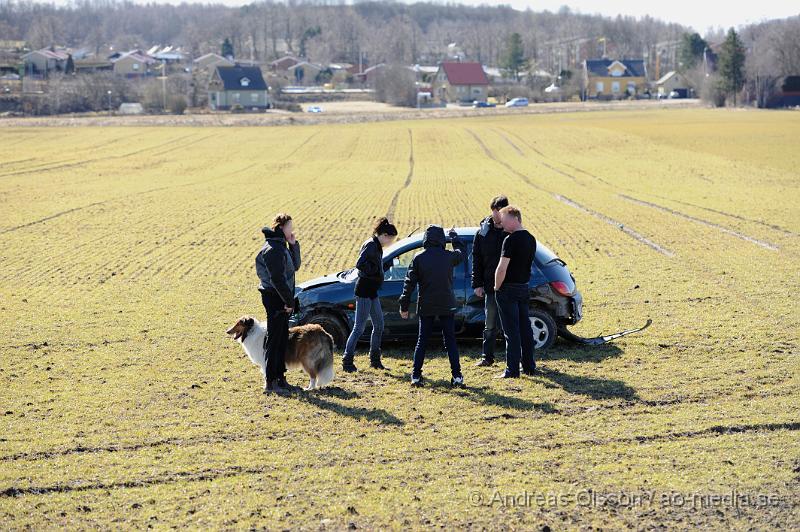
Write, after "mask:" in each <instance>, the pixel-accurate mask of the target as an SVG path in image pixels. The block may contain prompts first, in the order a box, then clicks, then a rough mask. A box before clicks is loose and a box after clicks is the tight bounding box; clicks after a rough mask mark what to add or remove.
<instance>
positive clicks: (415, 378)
mask: <svg viewBox="0 0 800 532" xmlns="http://www.w3.org/2000/svg"><path fill="white" fill-rule="evenodd" d="M411 386H417V387H420V386H422V375H412V376H411Z"/></svg>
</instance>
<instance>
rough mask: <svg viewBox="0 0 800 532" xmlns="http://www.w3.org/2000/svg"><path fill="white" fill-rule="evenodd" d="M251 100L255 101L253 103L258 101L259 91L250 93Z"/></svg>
mask: <svg viewBox="0 0 800 532" xmlns="http://www.w3.org/2000/svg"><path fill="white" fill-rule="evenodd" d="M250 101H251V102H253V103H257V102H258V93H256V92H254V93H253V94H251V95H250Z"/></svg>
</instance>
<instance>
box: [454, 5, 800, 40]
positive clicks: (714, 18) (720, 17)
mask: <svg viewBox="0 0 800 532" xmlns="http://www.w3.org/2000/svg"><path fill="white" fill-rule="evenodd" d="M463 3H466V4H473V5H476V4H482V3H485V4H495V3H500V2H480V1H473V0H465V1H464V2H463ZM502 3H506V4H509V5H511V6H512V7H514V8H515V9H527V8H528V7H530V8H531V9H532V10H533V11H544V10H547V11H558V9H559V8H560V7H561V6H562V5H567V6H569V8H570V9H572V10H573V11H576V12H580V13H585V14H595V13H600V14H601V15H606V16H612V17H616V16H617V15H620V14H621V15H628V16H633V17H637V18H638V17H643V16H645V15H650V16H651V17H653V18H658V19H661V20H664V21H666V22H677V23H679V24H683V25H685V26H690V27H692V28H694V30H695V31H697V32H698V33H700V34H704V33H705V32H706V30H707V29H708V28H710V27H714V28H716V27H718V26H721V27H722V28H724V29H728V28H730V27H738V26H742V25H745V24H750V23H753V22H761V21H763V20H770V19H776V18H786V17H790V16H795V15H800V2H798V1H797V0H757V1H755V2H754V1H747V0H743V1H742V0H740V1H738V2H737V1H732V2H731V1H727V2H709V1H707V0H706V1H703V0H699V1H698V0H656V1H652V0H651V1H646V0H603V1H602V2H597V1H596V0H567V1H565V0H538V1H526V0H507V1H506V2H502Z"/></svg>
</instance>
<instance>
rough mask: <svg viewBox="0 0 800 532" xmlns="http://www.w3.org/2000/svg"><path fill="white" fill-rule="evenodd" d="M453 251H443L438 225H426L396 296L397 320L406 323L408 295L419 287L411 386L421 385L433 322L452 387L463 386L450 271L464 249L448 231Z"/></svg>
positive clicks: (442, 240)
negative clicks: (447, 361) (437, 325)
mask: <svg viewBox="0 0 800 532" xmlns="http://www.w3.org/2000/svg"><path fill="white" fill-rule="evenodd" d="M449 236H450V238H451V239H452V243H453V249H454V250H453V251H448V250H447V249H445V243H446V239H445V236H444V229H442V228H441V227H440V226H438V225H430V226H428V228H427V229H426V230H425V237H424V238H423V240H422V247H423V248H425V249H424V250H423V251H422V252H421V253H419V254H418V255H417V256H416V257H414V259H413V260H412V261H411V265H410V266H409V268H408V272H406V278H405V281H404V282H403V293H402V294H401V295H400V316H401V317H402V318H403V319H408V307H409V304H410V302H411V294H413V292H414V290H415V289H416V288H417V287H419V296H418V298H417V316H418V317H419V336H418V338H417V346H416V349H415V350H414V370H413V373H412V374H411V385H412V386H421V385H422V364H423V363H424V361H425V347H426V344H427V343H428V338H429V337H430V335H431V332H432V329H433V324H434V321H435V320H436V318H437V317H438V318H439V323H440V324H441V326H442V336H443V337H444V342H445V346H446V347H447V354H448V357H449V358H450V371H451V373H452V379H451V381H450V384H451V385H453V386H463V384H464V376H463V375H462V374H461V364H460V362H459V359H458V345H457V344H456V333H455V321H454V318H453V315H454V314H455V311H456V298H455V294H454V293H453V268H454V267H455V266H457V265H458V264H460V263H461V262H462V261H463V260H464V258H465V255H466V249H467V247H466V245H465V244H464V243H463V242H462V241H461V240H460V239H459V238H458V234H457V233H456V232H455V230H453V229H450V233H449Z"/></svg>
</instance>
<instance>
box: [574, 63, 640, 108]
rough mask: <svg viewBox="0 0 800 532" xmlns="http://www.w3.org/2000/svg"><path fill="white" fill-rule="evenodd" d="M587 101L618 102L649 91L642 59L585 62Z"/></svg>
mask: <svg viewBox="0 0 800 532" xmlns="http://www.w3.org/2000/svg"><path fill="white" fill-rule="evenodd" d="M583 86H584V97H585V99H590V100H591V99H598V100H618V99H621V98H627V97H636V96H640V95H642V94H644V93H645V92H646V91H649V85H648V82H647V67H646V66H645V64H644V61H643V60H641V59H621V60H614V59H587V60H586V61H584V62H583Z"/></svg>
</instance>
